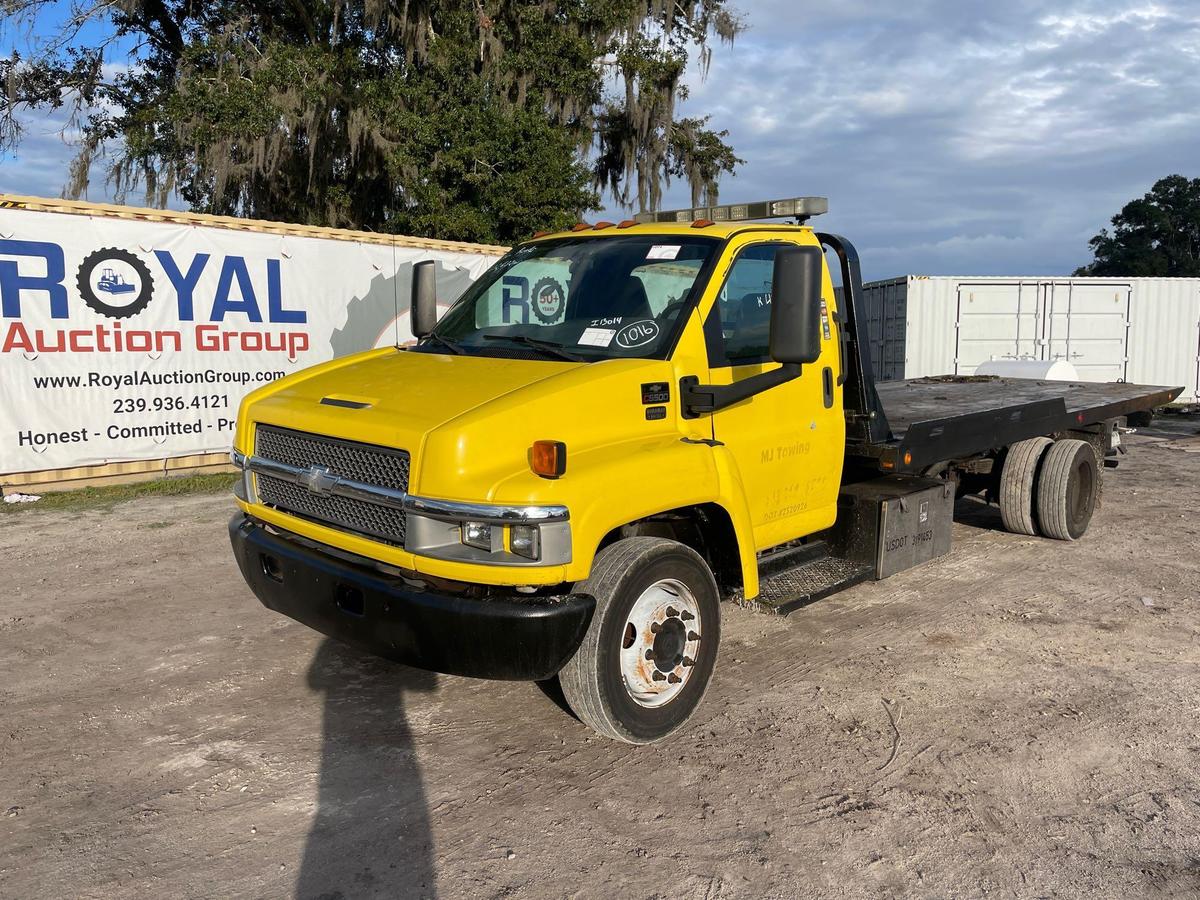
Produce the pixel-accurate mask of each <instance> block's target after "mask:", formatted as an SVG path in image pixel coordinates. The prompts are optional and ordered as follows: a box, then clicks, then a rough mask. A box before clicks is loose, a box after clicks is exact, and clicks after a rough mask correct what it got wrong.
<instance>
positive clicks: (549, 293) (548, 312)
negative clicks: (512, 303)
mask: <svg viewBox="0 0 1200 900" xmlns="http://www.w3.org/2000/svg"><path fill="white" fill-rule="evenodd" d="M566 296H567V292H566V291H564V290H563V286H562V285H561V284H559V283H558V281H556V280H555V279H553V278H551V277H549V276H547V277H545V278H543V279H541V280H540V281H539V282H538V283H537V284H535V285H534V286H533V314H534V315H535V316H537V317H538V319H539V320H540V321H542V322H544V323H545V324H546V325H552V324H553V323H555V322H557V321H558V319H559V317H560V316H561V315H562V313H563V308H564V307H565V306H566V305H567V301H566Z"/></svg>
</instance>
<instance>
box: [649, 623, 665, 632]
mask: <svg viewBox="0 0 1200 900" xmlns="http://www.w3.org/2000/svg"><path fill="white" fill-rule="evenodd" d="M660 631H662V626H661V625H659V624H658V623H657V622H651V623H650V633H651V634H658V633H659V632H660Z"/></svg>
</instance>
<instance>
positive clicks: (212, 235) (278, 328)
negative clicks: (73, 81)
mask: <svg viewBox="0 0 1200 900" xmlns="http://www.w3.org/2000/svg"><path fill="white" fill-rule="evenodd" d="M380 240H382V241H386V242H376V241H380ZM412 243H413V242H411V241H408V242H406V239H404V238H396V239H394V240H388V239H386V238H373V239H372V240H371V241H370V242H368V241H356V240H346V239H331V238H322V237H310V236H296V235H294V234H285V233H277V232H272V231H266V230H264V231H252V230H241V229H238V230H233V229H230V228H224V227H219V226H213V225H205V224H191V223H188V222H186V221H183V222H181V221H179V220H178V219H176V220H175V221H165V222H154V221H143V220H137V219H126V218H117V217H113V216H110V215H87V214H82V213H66V212H46V211H37V210H35V209H29V208H20V207H18V208H0V313H2V314H0V423H2V424H3V428H2V431H0V475H2V474H12V473H17V472H31V471H39V470H44V469H59V468H68V467H74V466H85V465H97V464H103V463H106V462H119V461H129V460H142V459H163V458H169V457H176V456H187V455H192V454H198V453H209V452H218V451H223V450H226V449H228V447H229V445H230V441H231V439H232V435H233V426H234V421H235V418H236V415H237V407H238V403H239V401H240V400H241V399H242V397H243V396H244V395H245V394H247V393H248V392H250V391H251V390H253V389H255V388H256V387H259V386H261V385H263V384H266V383H268V382H271V381H274V380H275V379H278V378H282V377H283V376H285V375H288V374H290V373H292V372H297V371H299V370H300V369H303V368H305V367H306V366H311V365H313V364H315V363H319V362H323V361H325V360H328V359H331V358H332V357H335V356H343V355H345V354H348V353H354V352H358V351H361V350H368V349H371V348H373V347H381V346H387V345H392V344H402V343H405V342H406V341H409V340H411V339H412V334H411V332H410V331H409V326H408V308H409V296H410V290H411V274H412V266H413V264H414V263H416V262H419V261H421V260H427V259H433V260H436V261H437V262H438V270H437V271H438V278H437V286H438V300H439V304H440V305H443V306H446V305H449V303H451V302H453V301H454V300H455V299H456V298H457V297H458V296H459V295H460V294H461V293H462V292H463V290H465V289H466V287H467V285H469V284H470V283H471V282H472V281H473V280H474V279H476V278H478V277H479V275H480V274H482V273H483V272H484V271H485V270H486V269H487V268H488V267H490V266H491V265H492V264H493V263H494V262H495V261H496V259H497V252H498V251H497V249H496V248H491V247H473V246H472V245H462V248H461V251H460V250H459V249H458V248H455V249H452V250H443V249H426V248H424V247H421V246H411V244H412ZM398 387H399V386H398Z"/></svg>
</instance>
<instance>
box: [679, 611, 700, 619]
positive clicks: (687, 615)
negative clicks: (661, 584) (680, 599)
mask: <svg viewBox="0 0 1200 900" xmlns="http://www.w3.org/2000/svg"><path fill="white" fill-rule="evenodd" d="M679 618H681V619H683V621H685V622H690V621H692V619H694V618H696V617H695V616H693V615H692V614H691V613H690V612H688V611H687V610H686V609H685V610H684V611H683V612H682V613H681V614H680V616H679Z"/></svg>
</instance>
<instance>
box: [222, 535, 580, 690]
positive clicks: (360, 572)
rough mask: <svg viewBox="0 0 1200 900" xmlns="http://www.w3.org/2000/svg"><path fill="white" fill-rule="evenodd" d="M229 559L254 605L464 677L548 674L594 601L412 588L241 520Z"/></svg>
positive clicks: (569, 650)
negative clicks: (233, 561) (251, 593)
mask: <svg viewBox="0 0 1200 900" xmlns="http://www.w3.org/2000/svg"><path fill="white" fill-rule="evenodd" d="M229 537H230V540H231V541H232V542H233V553H234V556H236V557H237V561H238V566H239V567H240V568H241V570H242V576H243V577H244V578H245V579H246V583H247V584H249V585H250V587H251V589H252V590H253V591H254V593H255V594H256V595H257V596H258V599H259V600H261V601H262V603H263V605H264V606H266V607H268V608H270V609H273V610H275V611H276V612H281V613H283V614H284V615H285V616H290V617H291V618H293V619H295V620H296V621H298V622H302V623H304V624H305V625H307V626H309V627H310V628H315V629H316V630H317V631H319V632H321V633H322V634H327V635H329V636H330V637H332V638H336V639H338V640H340V641H345V642H346V643H348V644H353V645H354V646H356V647H359V648H361V649H363V650H366V651H368V652H370V653H374V654H377V655H378V656H383V657H386V658H388V659H392V660H395V661H396V662H401V663H405V664H406V665H410V666H415V667H417V668H420V669H429V670H430V671H433V672H443V673H445V674H447V675H466V676H469V677H473V678H497V679H505V680H514V681H538V680H541V679H543V678H549V677H551V676H552V675H554V674H555V673H556V672H558V670H559V669H561V668H562V667H563V665H565V664H566V662H567V660H569V659H570V658H571V656H572V655H573V654H574V653H575V651H576V649H578V647H579V644H580V642H581V641H582V640H583V635H584V632H585V631H587V627H588V624H589V623H590V622H591V619H592V612H593V611H594V610H595V608H596V601H595V600H594V599H593V598H592V597H588V596H584V595H566V596H561V597H543V596H524V595H520V594H511V595H504V596H489V597H487V598H472V597H464V596H457V595H454V594H448V593H444V592H440V591H436V590H432V589H429V588H418V587H413V586H411V585H409V584H407V583H405V581H403V580H402V579H400V578H394V577H391V576H388V575H384V574H382V573H380V572H378V571H376V570H374V569H372V568H368V567H366V566H359V565H355V564H354V563H351V562H347V561H344V560H342V559H338V558H335V557H333V556H331V555H329V554H326V553H322V552H320V551H319V550H316V549H313V548H311V547H308V546H305V545H302V544H300V543H298V542H297V541H294V540H290V539H288V538H285V537H282V536H280V535H278V534H273V533H271V532H269V531H267V529H266V528H264V527H263V526H262V525H260V524H258V523H256V522H254V521H253V520H251V519H249V518H247V517H245V516H243V515H241V514H240V513H239V514H238V515H236V516H234V517H233V519H232V521H230V523H229Z"/></svg>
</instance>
